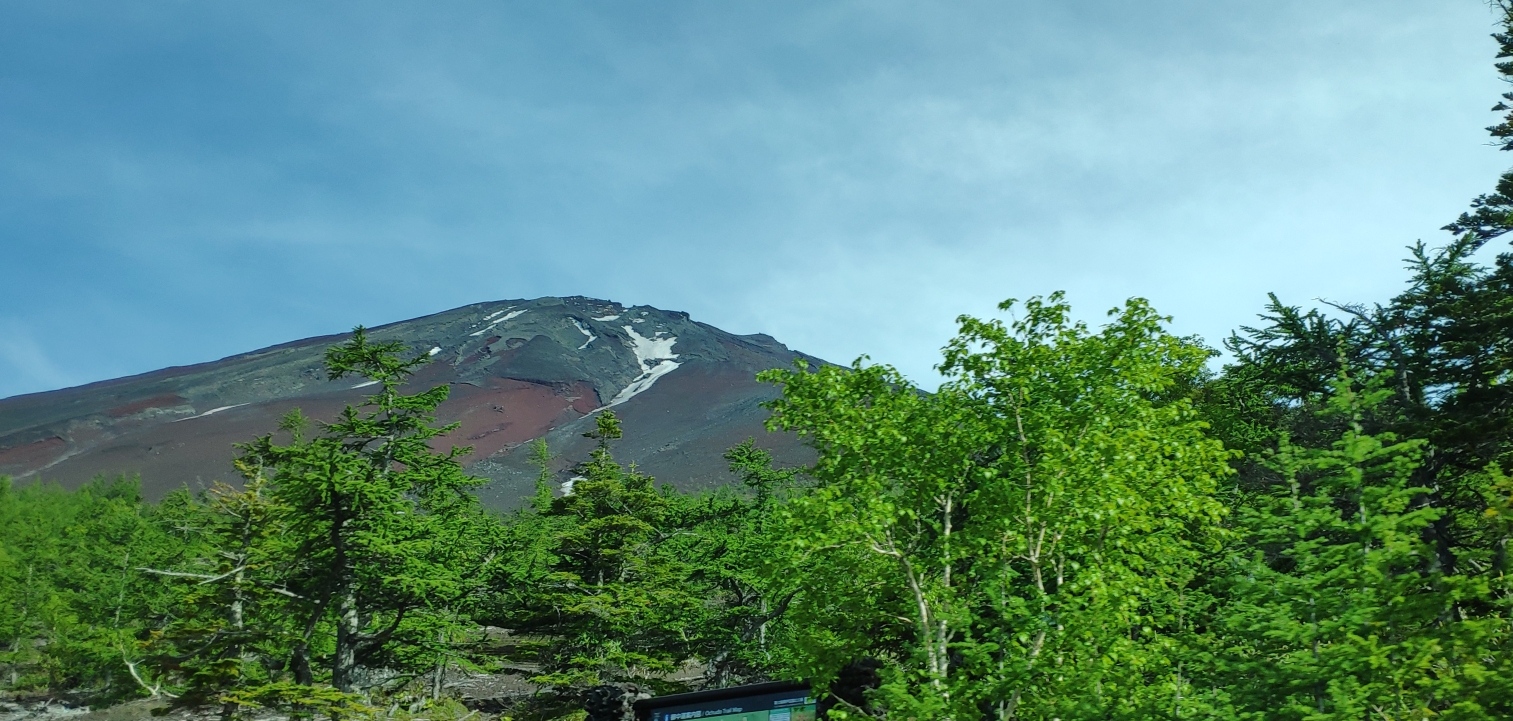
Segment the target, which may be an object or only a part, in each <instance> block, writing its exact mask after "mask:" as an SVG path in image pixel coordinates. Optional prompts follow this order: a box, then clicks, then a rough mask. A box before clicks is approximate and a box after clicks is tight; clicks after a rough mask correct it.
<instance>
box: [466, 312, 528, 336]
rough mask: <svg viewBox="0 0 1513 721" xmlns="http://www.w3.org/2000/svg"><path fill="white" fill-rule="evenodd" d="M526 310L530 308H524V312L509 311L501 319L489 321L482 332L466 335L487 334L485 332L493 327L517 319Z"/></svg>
mask: <svg viewBox="0 0 1513 721" xmlns="http://www.w3.org/2000/svg"><path fill="white" fill-rule="evenodd" d="M510 307H511V308H513V307H515V306H510ZM527 310H530V308H526V309H524V310H516V311H510V312H509V313H506V314H505V315H504V317H503V318H500V319H498V320H495V321H490V322H489V324H488V326H486V327H485V328H483V330H480V331H477V332H474V333H469V334H468V335H483V334H484V333H487V332H489V331H491V330H493V329H494V326H496V325H499V324H500V323H503V322H505V321H507V320H513V319H515V318H519V317H520V315H521V314H522V313H524V312H525V311H527Z"/></svg>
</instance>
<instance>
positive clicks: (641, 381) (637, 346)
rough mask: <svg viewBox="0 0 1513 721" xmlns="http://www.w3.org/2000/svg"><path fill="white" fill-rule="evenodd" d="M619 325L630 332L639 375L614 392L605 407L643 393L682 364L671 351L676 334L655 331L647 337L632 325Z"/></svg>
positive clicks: (615, 404) (676, 340) (676, 339)
mask: <svg viewBox="0 0 1513 721" xmlns="http://www.w3.org/2000/svg"><path fill="white" fill-rule="evenodd" d="M620 327H622V328H624V329H625V332H626V333H629V334H630V339H631V347H630V349H631V351H633V352H634V353H635V354H636V363H638V364H640V366H641V375H639V376H637V377H636V379H635V380H633V381H631V382H630V385H628V386H626V387H625V389H624V390H622V391H620V392H619V393H617V394H615V397H614V398H612V399H610V401H609V403H607V404H605V406H604V407H605V408H610V407H613V406H617V405H620V404H621V403H624V402H626V401H628V400H630V399H632V398H635V397H636V396H638V395H640V394H641V393H644V392H645V391H646V390H647V389H649V388H651V386H652V384H653V383H656V382H657V379H658V378H661V377H662V376H665V375H667V374H668V373H671V372H673V371H675V370H677V369H678V366H680V365H682V364H681V363H679V362H677V361H675V360H673V359H674V358H677V357H678V354H677V353H674V352H672V346H673V344H674V343H677V342H678V338H677V336H671V335H670V336H667V337H666V338H663V337H662V335H663V334H662V333H657V334H656V335H655V336H654V337H652V338H647V337H646V336H643V335H641V334H640V333H637V332H636V329H635V328H634V327H632V326H628V325H626V326H620Z"/></svg>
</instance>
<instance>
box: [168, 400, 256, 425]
mask: <svg viewBox="0 0 1513 721" xmlns="http://www.w3.org/2000/svg"><path fill="white" fill-rule="evenodd" d="M245 405H247V404H246V403H238V404H236V405H234V406H221V407H220V408H211V409H210V410H208V411H205V412H204V413H201V414H199V415H197V416H190V417H188V418H180V419H178V420H176V421H174V423H181V422H183V421H192V420H194V419H196V418H204V417H205V416H208V415H210V414H212V413H220V412H221V411H229V410H231V409H232V408H240V407H242V406H245Z"/></svg>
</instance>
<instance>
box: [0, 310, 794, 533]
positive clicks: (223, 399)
mask: <svg viewBox="0 0 1513 721" xmlns="http://www.w3.org/2000/svg"><path fill="white" fill-rule="evenodd" d="M370 332H371V335H372V337H373V338H374V339H375V340H379V341H390V340H397V341H400V342H402V343H403V344H405V346H407V347H408V348H409V349H410V350H411V351H412V352H414V353H416V354H429V355H430V357H431V358H432V363H430V364H429V365H427V366H425V367H424V368H423V369H422V370H421V371H420V372H419V373H418V374H417V375H416V376H415V377H414V379H413V381H412V384H411V387H410V388H408V389H407V390H408V391H411V392H413V391H417V390H421V389H423V388H427V387H431V386H436V385H446V386H448V387H449V388H450V392H451V396H450V398H449V400H448V401H447V402H446V403H445V404H443V405H442V406H441V409H440V411H439V420H440V421H442V422H444V423H457V424H459V428H458V429H457V430H456V431H455V432H453V433H452V434H451V435H450V436H448V437H447V438H446V439H445V441H446V442H447V443H450V444H454V445H458V446H471V447H472V448H473V450H472V452H471V453H470V454H469V455H468V456H467V457H466V459H465V461H466V463H467V464H468V468H469V469H470V471H471V472H473V473H475V474H477V475H480V476H485V477H487V478H489V479H490V480H491V481H492V482H491V483H490V484H489V485H488V486H486V487H484V488H483V489H481V491H480V496H481V497H482V498H483V500H484V501H485V502H486V503H488V504H490V505H492V506H494V507H497V508H509V507H513V506H515V505H517V504H518V503H519V502H520V499H521V498H522V497H524V496H525V495H526V494H528V493H529V492H530V489H531V487H532V483H533V479H534V475H535V472H534V469H532V468H530V467H529V464H528V463H527V462H526V459H525V455H526V454H525V453H523V452H516V451H517V450H519V449H521V448H522V446H523V444H525V443H526V442H528V441H531V440H532V439H535V438H540V437H545V438H546V439H547V441H548V443H549V444H550V445H551V447H552V449H553V451H554V452H555V453H557V454H560V457H559V459H558V460H557V462H556V465H557V468H556V470H558V471H560V472H562V473H563V480H566V471H567V469H568V468H569V467H570V466H571V465H572V464H573V463H575V462H577V461H579V460H582V459H583V458H585V457H586V456H587V451H588V448H589V443H590V442H589V441H588V440H587V439H584V438H582V437H581V434H582V432H583V431H585V430H587V429H588V426H589V425H590V424H591V423H592V420H591V419H590V418H589V416H590V415H591V414H592V413H594V412H595V411H597V410H598V409H601V408H605V407H612V408H614V411H615V412H616V413H617V414H619V415H620V416H621V418H622V419H623V426H624V429H625V438H624V439H623V440H622V441H621V442H620V443H619V444H618V445H617V448H616V456H617V458H618V459H620V460H621V461H622V462H631V463H635V464H636V465H637V466H638V467H639V468H640V469H641V470H642V471H643V472H646V473H649V474H651V475H654V476H656V477H657V478H658V479H659V480H661V481H663V482H670V483H672V484H673V485H675V486H677V487H679V488H682V489H685V490H692V489H697V488H707V487H712V486H717V485H721V484H724V483H727V482H729V481H730V480H732V479H731V477H730V474H729V472H728V470H727V469H726V467H725V462H724V460H723V459H722V458H721V456H722V454H723V453H724V451H725V450H726V449H727V448H729V447H730V446H732V445H735V444H737V443H740V442H741V441H743V440H745V439H746V438H756V439H757V442H758V444H759V445H761V446H763V447H766V448H769V449H771V450H772V451H774V453H775V455H776V456H777V457H778V458H779V459H780V460H781V461H785V462H789V463H801V462H804V461H805V460H806V459H807V458H808V457H809V454H808V452H807V450H806V449H804V448H803V447H802V446H801V445H800V444H799V443H798V442H797V441H796V439H794V438H791V437H789V436H786V435H781V434H771V433H768V432H767V431H766V430H764V428H763V425H762V424H763V421H764V420H765V419H766V417H767V412H766V410H764V409H763V408H762V407H761V405H760V404H761V403H762V402H763V401H765V400H769V399H771V398H773V397H775V396H776V394H777V390H776V389H775V388H773V387H770V386H767V385H765V384H761V383H758V382H757V381H756V380H755V378H754V375H755V374H756V373H757V372H758V371H761V370H764V369H767V368H775V367H787V366H790V365H792V363H793V362H794V361H795V360H796V359H803V360H806V361H809V362H816V363H817V362H820V361H819V360H818V359H814V358H810V357H808V356H805V355H803V354H801V353H798V352H795V351H792V350H789V349H788V348H787V347H786V346H784V345H782V344H781V343H778V342H777V341H776V340H774V339H773V338H771V337H769V336H765V335H749V336H738V335H733V334H730V333H726V332H724V331H722V330H720V329H718V328H715V327H713V326H709V325H706V324H703V323H699V322H697V321H694V320H692V319H690V318H689V317H688V314H686V313H680V312H675V311H664V310H659V309H656V308H651V307H625V306H622V305H620V304H618V303H614V302H610V301H603V300H595V299H591V298H583V297H571V298H539V299H535V300H511V301H496V302H488V303H477V304H473V305H469V306H464V307H462V308H457V309H455V310H450V311H446V312H443V313H438V314H435V315H431V316H426V317H424V318H417V319H414V320H408V321H403V322H399V323H393V324H389V325H385V326H381V327H378V328H374V329H371V330H370ZM347 337H348V336H347V335H346V334H338V335H330V336H321V337H316V338H307V339H304V340H298V341H294V342H291V343H286V344H283V345H278V346H273V347H271V348H264V349H261V350H256V351H252V352H250V353H244V354H241V355H237V356H232V357H230V358H225V359H222V360H218V361H213V362H209V363H202V364H199V365H192V366H184V367H175V368H165V369H163V370H159V371H154V372H152V373H146V374H143V375H138V376H132V377H128V378H120V379H116V380H110V381H103V382H100V383H92V384H89V385H85V386H79V387H76V388H67V389H63V390H57V391H49V392H45V393H35V394H29V395H23V396H16V397H12V398H7V399H3V400H0V475H10V476H12V477H14V478H15V479H16V480H17V481H19V482H26V481H28V480H33V479H46V480H56V481H58V482H60V483H62V484H63V485H65V486H66V487H70V488H71V487H77V486H78V485H80V484H82V483H84V482H86V481H87V480H88V479H90V478H91V477H93V476H95V475H96V474H111V475H114V474H118V473H128V474H132V473H136V474H140V475H141V478H142V485H143V489H144V491H145V492H146V494H147V495H148V497H149V498H157V497H161V496H162V495H163V494H165V493H167V492H168V491H170V490H172V489H175V488H181V487H187V488H189V489H191V490H197V489H199V488H202V487H205V486H208V485H209V484H211V483H212V482H214V481H218V480H222V481H236V480H237V478H236V477H235V473H234V471H233V469H232V466H231V459H232V458H233V456H234V455H235V449H234V444H236V443H239V442H245V441H248V440H250V439H252V438H254V437H256V436H259V435H262V434H266V433H269V432H271V431H273V430H274V429H275V428H276V424H277V421H278V418H279V417H280V416H282V415H283V414H285V413H287V412H289V411H290V410H293V409H295V408H299V409H301V410H302V411H303V412H304V413H305V414H306V415H307V416H310V417H311V418H313V419H315V420H317V421H319V420H327V419H330V418H332V417H334V416H335V415H336V413H337V412H339V411H340V410H341V408H342V407H343V406H345V405H347V404H359V403H361V402H362V401H363V398H364V395H365V394H366V393H368V392H370V391H369V390H367V389H365V388H364V384H363V383H362V382H361V380H360V379H343V380H341V381H329V380H327V379H326V375H325V372H324V368H323V366H322V357H323V354H324V352H325V349H326V348H328V347H330V346H332V345H334V344H336V343H340V342H342V341H343V340H345V339H346V338H347Z"/></svg>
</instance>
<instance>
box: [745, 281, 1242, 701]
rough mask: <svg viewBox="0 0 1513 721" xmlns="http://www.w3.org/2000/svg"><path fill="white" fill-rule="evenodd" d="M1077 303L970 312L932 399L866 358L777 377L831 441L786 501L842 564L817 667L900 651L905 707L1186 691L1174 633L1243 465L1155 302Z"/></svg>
mask: <svg viewBox="0 0 1513 721" xmlns="http://www.w3.org/2000/svg"><path fill="white" fill-rule="evenodd" d="M1001 308H1002V309H1004V310H1012V309H1014V308H1015V304H1014V303H1013V302H1012V301H1010V302H1006V303H1005V304H1003V305H1002V306H1001ZM1069 313H1070V309H1069V307H1068V306H1067V305H1066V304H1065V303H1063V302H1062V299H1061V296H1060V295H1059V294H1058V295H1053V296H1051V297H1050V298H1049V299H1048V300H1047V301H1042V300H1039V299H1033V300H1031V301H1029V302H1028V303H1026V304H1024V306H1023V315H1022V316H1021V317H1019V318H1017V319H1015V320H1013V321H1012V322H1010V323H1008V324H1005V323H1003V322H1001V321H997V320H989V321H983V320H978V319H974V318H968V317H963V318H962V319H961V320H960V323H961V332H960V334H959V335H958V336H957V337H956V338H955V339H954V340H953V341H952V342H951V343H950V344H949V345H948V346H947V348H946V350H945V357H944V361H943V362H942V364H941V366H940V368H941V370H942V372H943V373H944V374H945V375H946V377H947V379H948V380H947V382H946V383H945V384H944V385H942V386H941V388H940V389H939V391H938V392H937V393H934V394H925V393H922V392H920V391H919V390H918V389H916V388H914V387H913V386H911V385H910V384H909V383H908V382H907V381H906V380H905V379H904V378H902V377H901V376H900V375H898V374H897V372H896V371H893V370H892V369H890V368H887V367H885V366H875V365H865V364H863V363H862V362H861V361H858V362H857V363H856V364H855V365H853V366H852V367H851V368H849V369H843V368H837V367H821V368H818V369H814V370H795V371H771V372H768V373H767V374H765V375H764V376H763V377H764V379H766V380H769V381H772V382H776V383H779V384H781V385H782V386H783V397H782V398H781V399H779V400H778V401H776V402H774V403H773V406H772V408H773V411H774V417H773V421H772V422H773V424H774V426H775V427H777V428H782V429H786V430H793V431H797V432H798V433H800V434H801V435H802V436H804V437H805V438H806V439H807V440H808V442H809V443H810V444H811V445H813V446H814V447H815V448H816V449H817V450H818V451H819V460H818V462H817V463H816V464H815V466H814V467H813V468H812V469H810V473H811V474H812V475H813V476H814V477H815V478H816V480H817V482H818V485H817V486H816V488H815V489H814V490H813V491H812V492H810V493H807V494H805V495H803V496H801V497H798V498H796V499H795V500H794V501H793V502H791V503H789V504H788V505H787V506H786V507H785V509H784V511H783V512H784V513H785V514H786V515H787V517H788V518H789V519H790V522H791V525H792V528H793V531H792V535H791V536H790V541H789V543H788V548H789V552H790V553H791V554H792V556H793V557H794V558H795V559H798V558H805V559H808V558H813V557H816V556H820V557H824V558H825V559H826V560H825V562H823V563H822V564H821V565H822V566H824V567H826V568H828V569H829V570H827V571H822V572H821V577H819V578H816V579H814V581H813V582H812V583H811V584H810V585H809V586H808V589H809V590H808V591H806V593H805V597H804V598H803V599H802V601H799V602H796V603H797V609H796V613H799V614H801V615H802V616H803V618H804V622H805V623H807V624H810V625H812V626H815V627H817V628H819V629H822V630H821V631H820V632H818V633H814V634H811V636H810V638H811V640H810V641H809V644H808V649H807V653H808V658H809V659H810V667H811V671H812V672H813V673H815V674H816V676H818V677H819V678H821V679H824V678H827V677H828V675H829V674H833V673H834V672H835V671H836V670H837V669H838V668H839V665H840V664H842V663H844V662H846V661H847V660H848V659H850V658H854V657H856V656H859V655H867V654H870V655H874V656H881V657H883V658H885V659H886V660H887V661H888V672H887V673H888V677H887V681H886V683H885V684H884V685H883V687H882V689H880V690H879V691H878V692H877V693H876V694H875V699H876V702H877V704H878V708H880V709H884V710H886V711H887V713H888V715H889V717H890V718H891V717H894V716H895V715H897V716H898V717H901V718H902V717H913V718H950V719H954V718H981V717H984V716H992V717H996V718H1001V719H1010V718H1047V719H1049V718H1053V717H1056V718H1062V719H1069V718H1117V717H1120V716H1138V715H1139V714H1141V713H1144V712H1145V710H1146V709H1147V707H1149V706H1151V705H1153V704H1167V706H1168V710H1169V702H1170V701H1171V699H1173V698H1174V697H1175V695H1176V693H1177V692H1178V690H1179V688H1180V683H1181V682H1180V680H1179V679H1178V677H1177V674H1176V673H1175V669H1172V668H1168V667H1167V665H1166V663H1165V661H1164V660H1163V659H1164V651H1165V650H1166V647H1165V644H1167V643H1168V641H1169V639H1168V634H1167V632H1168V630H1169V628H1170V626H1171V625H1172V624H1173V623H1174V622H1175V617H1176V613H1177V611H1178V609H1179V608H1180V592H1181V590H1182V588H1183V587H1184V585H1185V584H1187V583H1188V582H1189V581H1190V578H1191V575H1192V573H1191V570H1190V569H1191V567H1192V566H1193V564H1195V563H1196V560H1197V558H1198V557H1199V556H1200V555H1201V553H1202V551H1203V548H1204V544H1205V543H1206V542H1207V540H1208V534H1209V533H1210V531H1211V530H1212V529H1213V528H1215V526H1216V524H1217V523H1218V522H1219V521H1220V519H1221V517H1222V515H1223V507H1222V505H1221V504H1220V503H1218V502H1217V501H1216V500H1215V499H1214V492H1215V486H1216V481H1217V480H1218V479H1219V478H1221V477H1223V476H1224V475H1226V474H1227V473H1228V472H1229V470H1228V465H1227V461H1228V459H1229V457H1230V454H1229V453H1227V452H1226V451H1225V450H1224V449H1223V448H1222V446H1221V445H1220V444H1218V443H1217V442H1214V441H1212V440H1209V439H1208V438H1206V437H1205V435H1204V425H1203V423H1202V422H1201V421H1199V420H1198V419H1197V418H1196V416H1195V414H1194V412H1193V411H1192V408H1191V404H1190V403H1189V402H1188V400H1187V397H1186V393H1187V390H1186V389H1187V388H1190V387H1191V384H1192V381H1193V380H1194V379H1196V377H1197V376H1198V375H1199V374H1200V373H1201V372H1202V367H1203V363H1204V361H1205V360H1206V358H1207V356H1208V352H1207V351H1206V350H1204V349H1203V348H1201V347H1198V346H1197V345H1195V344H1193V343H1191V342H1188V341H1186V340H1183V339H1180V338H1176V337H1173V336H1171V335H1170V334H1168V333H1167V332H1166V331H1165V330H1164V329H1163V323H1164V322H1165V320H1166V319H1164V318H1162V317H1161V316H1159V315H1157V314H1156V313H1155V312H1154V311H1153V310H1151V309H1150V307H1149V306H1148V305H1147V304H1145V303H1144V302H1143V301H1139V300H1133V301H1130V302H1129V303H1128V304H1126V305H1125V306H1124V307H1123V308H1121V309H1116V310H1115V311H1113V312H1111V316H1112V318H1111V321H1110V322H1109V323H1108V324H1107V325H1106V326H1104V327H1103V328H1102V329H1100V330H1099V331H1097V332H1093V331H1090V330H1089V329H1088V328H1087V327H1085V326H1084V325H1082V324H1080V323H1075V322H1073V321H1072V320H1071V319H1070V317H1069Z"/></svg>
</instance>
